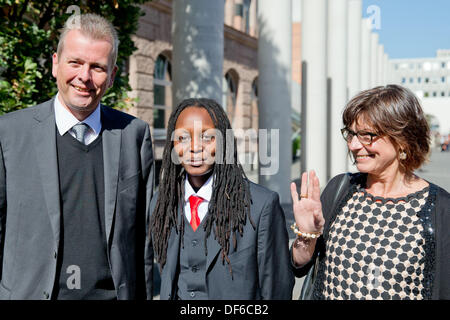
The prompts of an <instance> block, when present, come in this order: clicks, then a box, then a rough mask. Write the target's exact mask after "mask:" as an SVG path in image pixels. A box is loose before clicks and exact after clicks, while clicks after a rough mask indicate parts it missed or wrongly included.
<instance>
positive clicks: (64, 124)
mask: <svg viewBox="0 0 450 320" xmlns="http://www.w3.org/2000/svg"><path fill="white" fill-rule="evenodd" d="M59 99H60V97H59V93H58V94H57V95H56V98H55V121H56V127H57V128H58V132H59V134H60V135H61V136H62V135H64V134H65V133H66V132H67V131H69V133H70V135H71V136H72V137H74V138H75V133H74V132H73V130H70V129H72V127H73V126H74V125H76V124H77V123H80V121H78V119H77V118H75V116H74V115H73V114H72V113H71V112H70V111H69V110H67V109H66V108H65V107H64V106H63V105H62V103H61V101H60V100H59ZM81 122H83V123H86V124H87V125H88V126H89V129H88V130H87V131H86V135H85V136H84V144H86V145H88V144H90V143H91V142H92V141H94V140H95V139H96V138H97V137H98V135H99V134H100V131H101V130H102V122H101V119H100V104H98V106H97V108H96V109H95V110H94V112H92V113H91V114H90V115H89V117H87V118H86V119H84V120H83V121H81Z"/></svg>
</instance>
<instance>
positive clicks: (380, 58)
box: [377, 43, 384, 86]
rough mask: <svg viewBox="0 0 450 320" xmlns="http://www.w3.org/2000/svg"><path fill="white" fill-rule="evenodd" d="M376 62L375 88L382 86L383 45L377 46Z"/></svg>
mask: <svg viewBox="0 0 450 320" xmlns="http://www.w3.org/2000/svg"><path fill="white" fill-rule="evenodd" d="M377 58H378V62H377V68H378V72H377V86H381V85H383V72H384V45H383V44H381V43H380V44H379V45H378V56H377Z"/></svg>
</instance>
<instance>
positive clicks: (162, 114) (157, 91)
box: [153, 54, 172, 135]
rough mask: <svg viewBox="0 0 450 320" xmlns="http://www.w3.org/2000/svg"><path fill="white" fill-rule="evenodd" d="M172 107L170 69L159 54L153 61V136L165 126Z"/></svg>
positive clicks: (169, 65) (165, 60)
mask: <svg viewBox="0 0 450 320" xmlns="http://www.w3.org/2000/svg"><path fill="white" fill-rule="evenodd" d="M171 105H172V68H171V64H170V62H169V59H167V58H166V57H165V56H164V55H162V54H160V55H159V56H158V58H157V59H156V61H155V70H154V72H153V128H154V129H155V134H156V135H158V130H159V131H160V132H159V134H164V132H161V131H162V130H164V129H165V128H166V126H167V121H168V119H169V115H170V112H171Z"/></svg>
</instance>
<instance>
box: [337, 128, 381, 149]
mask: <svg viewBox="0 0 450 320" xmlns="http://www.w3.org/2000/svg"><path fill="white" fill-rule="evenodd" d="M341 133H342V136H343V137H344V139H345V141H347V143H350V142H351V141H352V140H353V137H354V136H356V137H357V138H358V140H359V142H361V143H362V144H364V145H370V144H372V142H373V139H374V138H375V137H378V135H377V134H375V133H372V132H368V131H358V132H355V131H352V130H350V129H349V128H342V129H341Z"/></svg>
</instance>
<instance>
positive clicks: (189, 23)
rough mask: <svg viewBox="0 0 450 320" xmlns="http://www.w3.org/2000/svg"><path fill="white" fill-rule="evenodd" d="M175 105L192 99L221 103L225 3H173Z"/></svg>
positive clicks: (192, 0) (194, 0) (200, 0)
mask: <svg viewBox="0 0 450 320" xmlns="http://www.w3.org/2000/svg"><path fill="white" fill-rule="evenodd" d="M172 5H173V11H172V43H173V59H172V70H173V73H172V79H173V80H172V87H173V90H172V92H173V103H174V105H177V104H178V103H179V102H180V101H181V100H183V99H185V98H190V97H206V98H211V99H214V100H216V101H217V102H219V103H220V102H221V101H222V77H223V75H222V73H223V42H224V39H223V23H224V7H225V6H224V3H223V1H211V0H177V1H173V2H172Z"/></svg>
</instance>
